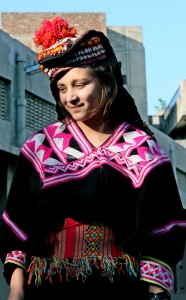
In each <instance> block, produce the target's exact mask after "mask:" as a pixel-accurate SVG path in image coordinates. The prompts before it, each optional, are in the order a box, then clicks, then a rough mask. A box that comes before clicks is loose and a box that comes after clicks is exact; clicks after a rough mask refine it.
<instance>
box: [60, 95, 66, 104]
mask: <svg viewBox="0 0 186 300" xmlns="http://www.w3.org/2000/svg"><path fill="white" fill-rule="evenodd" d="M59 99H60V102H61V104H62V105H63V106H65V103H66V100H65V99H66V98H65V96H64V95H62V94H59Z"/></svg>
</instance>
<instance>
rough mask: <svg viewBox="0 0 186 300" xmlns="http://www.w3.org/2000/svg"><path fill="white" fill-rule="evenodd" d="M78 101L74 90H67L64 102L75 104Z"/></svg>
mask: <svg viewBox="0 0 186 300" xmlns="http://www.w3.org/2000/svg"><path fill="white" fill-rule="evenodd" d="M77 100H78V97H77V95H76V93H75V91H74V89H68V91H67V93H66V101H67V102H69V103H72V102H76V101H77Z"/></svg>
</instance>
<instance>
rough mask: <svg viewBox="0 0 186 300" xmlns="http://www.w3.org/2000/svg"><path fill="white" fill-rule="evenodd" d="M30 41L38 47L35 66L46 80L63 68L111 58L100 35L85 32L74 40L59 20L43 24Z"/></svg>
mask: <svg viewBox="0 0 186 300" xmlns="http://www.w3.org/2000/svg"><path fill="white" fill-rule="evenodd" d="M33 40H34V42H35V44H36V46H42V50H41V52H40V53H38V63H39V64H40V69H41V70H42V71H43V72H45V73H46V74H47V75H48V76H49V77H50V78H53V77H55V76H56V75H57V74H58V73H59V72H60V71H62V70H64V69H67V68H71V67H77V66H81V65H85V64H89V63H91V62H94V61H98V60H103V59H105V58H106V57H108V56H113V57H115V55H114V52H113V49H112V47H111V45H110V43H109V40H108V38H107V37H106V36H105V35H104V34H103V32H100V31H96V30H89V31H86V32H85V33H84V34H83V35H82V36H80V37H77V30H76V29H75V28H73V27H69V24H68V22H67V21H65V20H64V19H61V18H60V17H55V18H53V19H52V20H51V21H49V20H44V21H43V22H42V25H41V27H40V29H39V30H38V31H37V32H36V33H35V36H34V38H33Z"/></svg>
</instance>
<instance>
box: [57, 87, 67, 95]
mask: <svg viewBox="0 0 186 300" xmlns="http://www.w3.org/2000/svg"><path fill="white" fill-rule="evenodd" d="M58 89H59V92H60V93H65V92H66V88H65V87H64V86H59V87H58Z"/></svg>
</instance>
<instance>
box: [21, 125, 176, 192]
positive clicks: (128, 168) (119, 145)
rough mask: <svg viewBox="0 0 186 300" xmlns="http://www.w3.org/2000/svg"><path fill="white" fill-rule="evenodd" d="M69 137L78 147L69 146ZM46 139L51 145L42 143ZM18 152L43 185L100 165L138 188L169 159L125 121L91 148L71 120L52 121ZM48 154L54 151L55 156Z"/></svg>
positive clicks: (67, 178)
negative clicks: (150, 173) (102, 141)
mask: <svg viewBox="0 0 186 300" xmlns="http://www.w3.org/2000/svg"><path fill="white" fill-rule="evenodd" d="M65 130H67V132H65ZM72 139H74V141H75V142H76V143H77V144H78V147H79V149H76V148H73V147H72V146H70V145H71V144H70V141H71V140H72ZM46 140H47V142H48V144H49V145H50V147H51V148H50V147H49V146H47V147H46V146H45V145H44V144H43V143H44V141H46ZM74 141H73V143H72V145H73V144H74ZM21 152H22V153H23V154H24V155H25V156H26V157H27V158H28V159H29V160H30V161H31V162H32V163H33V164H34V166H35V168H36V170H37V171H38V173H39V174H40V177H41V179H42V181H43V188H45V187H49V186H53V185H57V184H60V183H63V182H67V181H69V180H72V179H73V180H79V179H81V178H84V177H85V176H87V174H88V173H90V172H91V171H92V170H94V169H95V168H100V167H101V166H102V165H110V166H111V167H112V168H115V169H116V170H117V171H118V172H120V173H122V174H123V175H124V176H128V177H129V178H130V179H131V181H132V184H133V186H134V187H135V188H138V187H140V186H141V185H142V184H143V181H144V179H145V177H146V176H147V175H148V173H149V172H151V171H152V169H154V168H156V167H157V166H159V165H161V164H163V163H165V162H170V159H169V158H168V156H167V154H166V153H165V151H163V150H162V149H161V148H160V147H159V145H158V144H157V143H156V142H155V141H154V140H152V138H151V137H150V136H149V135H147V134H146V133H145V132H143V131H141V130H139V129H136V128H133V127H132V126H130V124H128V123H122V124H121V125H120V126H118V128H117V129H116V130H115V131H114V132H113V134H112V135H111V136H110V137H109V138H108V140H107V141H105V143H103V145H101V146H100V147H98V148H93V147H92V145H91V144H90V143H89V141H88V140H87V139H86V137H85V136H84V134H83V133H82V132H81V131H80V129H79V127H78V126H77V124H76V123H75V122H71V123H70V124H69V125H68V126H67V127H65V125H64V124H62V123H61V122H56V123H54V124H52V125H50V126H48V127H46V128H44V130H43V132H42V133H41V132H40V133H37V134H36V135H34V136H32V137H31V138H30V139H29V140H28V141H27V142H26V143H25V144H24V145H23V147H22V148H21ZM51 153H55V158H53V157H51Z"/></svg>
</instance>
